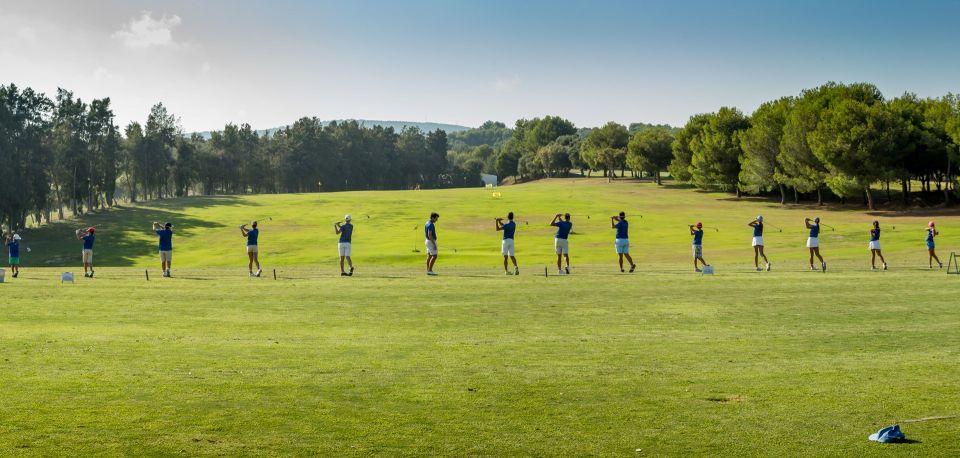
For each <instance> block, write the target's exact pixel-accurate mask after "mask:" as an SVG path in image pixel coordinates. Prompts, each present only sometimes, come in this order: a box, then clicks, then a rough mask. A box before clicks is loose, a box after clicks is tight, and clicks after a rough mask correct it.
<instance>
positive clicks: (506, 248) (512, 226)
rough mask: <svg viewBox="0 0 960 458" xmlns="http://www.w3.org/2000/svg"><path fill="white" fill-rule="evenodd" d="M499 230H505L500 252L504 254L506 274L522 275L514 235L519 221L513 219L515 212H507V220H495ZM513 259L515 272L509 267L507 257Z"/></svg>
mask: <svg viewBox="0 0 960 458" xmlns="http://www.w3.org/2000/svg"><path fill="white" fill-rule="evenodd" d="M495 223H496V228H497V230H498V231H503V242H501V243H500V253H501V254H502V255H503V272H504V273H505V274H506V275H520V266H519V265H517V248H516V245H515V244H514V242H513V237H514V235H515V234H516V231H517V223H515V222H514V221H513V212H510V213H507V222H506V223H504V222H503V218H497V219H496V220H495ZM508 257H509V258H510V259H511V260H513V269H514V271H513V272H510V270H509V269H508V268H507V258H508Z"/></svg>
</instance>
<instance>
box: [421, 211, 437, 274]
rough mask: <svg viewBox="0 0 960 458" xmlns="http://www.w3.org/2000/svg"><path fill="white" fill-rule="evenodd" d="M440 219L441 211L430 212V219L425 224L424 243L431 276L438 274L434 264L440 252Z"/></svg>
mask: <svg viewBox="0 0 960 458" xmlns="http://www.w3.org/2000/svg"><path fill="white" fill-rule="evenodd" d="M438 219H440V214H439V213H437V212H433V213H430V219H429V220H427V222H426V224H424V225H423V235H424V237H425V240H424V242H423V244H424V245H425V246H426V248H427V275H429V276H431V277H433V276H436V275H437V273H436V272H434V271H433V265H434V264H436V263H437V254H439V253H440V251H439V250H438V249H437V220H438Z"/></svg>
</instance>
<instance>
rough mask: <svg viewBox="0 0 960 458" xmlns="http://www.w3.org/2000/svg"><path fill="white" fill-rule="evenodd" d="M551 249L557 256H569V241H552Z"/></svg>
mask: <svg viewBox="0 0 960 458" xmlns="http://www.w3.org/2000/svg"><path fill="white" fill-rule="evenodd" d="M553 249H554V250H555V251H556V252H557V254H570V241H569V240H567V239H553Z"/></svg>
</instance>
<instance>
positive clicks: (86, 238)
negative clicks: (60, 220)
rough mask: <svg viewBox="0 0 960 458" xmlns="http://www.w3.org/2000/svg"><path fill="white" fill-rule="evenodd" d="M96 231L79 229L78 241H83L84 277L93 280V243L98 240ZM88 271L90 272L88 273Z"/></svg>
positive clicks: (77, 233) (90, 228) (89, 228)
mask: <svg viewBox="0 0 960 458" xmlns="http://www.w3.org/2000/svg"><path fill="white" fill-rule="evenodd" d="M96 232H97V230H96V229H94V228H92V227H88V228H87V229H86V230H83V229H77V232H76V236H77V240H82V241H83V276H84V277H86V278H93V242H94V240H96V236H95V235H94V234H95V233H96ZM87 269H89V270H90V271H89V272H87Z"/></svg>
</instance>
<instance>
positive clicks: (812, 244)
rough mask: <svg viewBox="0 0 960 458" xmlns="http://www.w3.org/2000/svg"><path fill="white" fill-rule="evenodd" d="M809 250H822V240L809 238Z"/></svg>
mask: <svg viewBox="0 0 960 458" xmlns="http://www.w3.org/2000/svg"><path fill="white" fill-rule="evenodd" d="M807 248H820V239H819V238H818V237H807Z"/></svg>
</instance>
